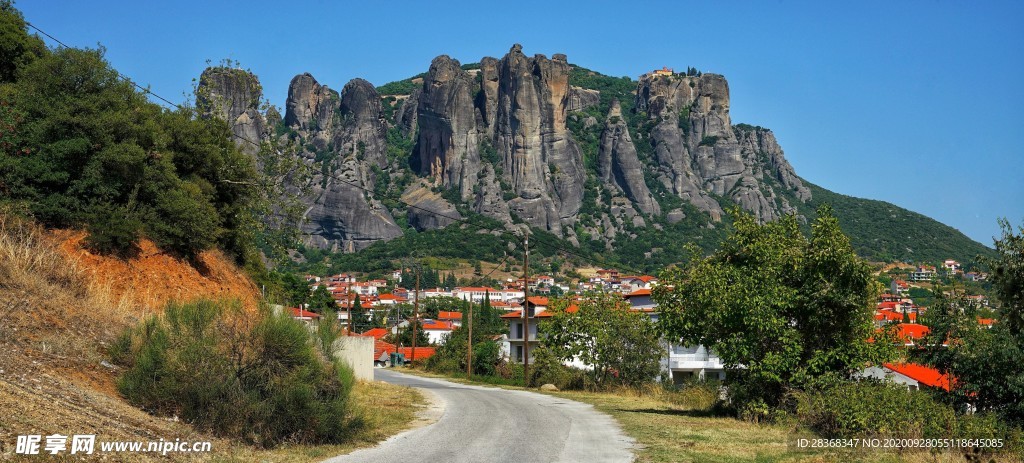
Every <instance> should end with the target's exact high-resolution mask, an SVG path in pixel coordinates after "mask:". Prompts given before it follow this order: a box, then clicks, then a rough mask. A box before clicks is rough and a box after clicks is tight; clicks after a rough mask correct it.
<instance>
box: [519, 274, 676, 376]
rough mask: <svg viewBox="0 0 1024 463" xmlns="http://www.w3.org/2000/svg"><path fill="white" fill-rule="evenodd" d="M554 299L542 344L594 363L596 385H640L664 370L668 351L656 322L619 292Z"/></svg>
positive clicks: (565, 356) (565, 357) (566, 358)
mask: <svg viewBox="0 0 1024 463" xmlns="http://www.w3.org/2000/svg"><path fill="white" fill-rule="evenodd" d="M569 307H570V306H569V301H568V300H561V301H558V302H556V303H555V304H552V306H551V310H552V311H553V312H554V316H553V317H551V319H550V320H549V321H545V322H542V323H541V324H540V326H539V329H540V333H541V336H542V339H543V340H544V346H545V347H546V348H548V349H549V350H550V351H551V352H552V353H554V354H555V356H556V357H558V358H559V359H561V360H563V361H571V360H579V361H581V362H583V363H584V364H586V365H589V366H591V367H593V369H592V370H590V374H591V376H592V379H593V380H594V382H595V383H596V384H598V385H602V386H607V385H611V384H625V385H638V384H642V383H645V382H648V381H651V380H653V379H654V378H655V377H656V376H657V375H658V373H659V372H660V367H661V366H660V361H661V358H662V356H663V354H664V348H663V347H662V345H661V341H660V336H659V335H658V334H659V333H658V328H657V326H656V325H655V324H654V322H652V321H651V320H650V318H649V317H648V316H647V315H646V314H644V313H643V312H638V311H634V310H631V308H630V306H629V303H627V302H626V301H624V300H623V299H622V297H621V296H619V295H617V294H607V295H604V294H602V295H595V296H592V297H588V298H585V299H582V300H580V301H579V302H578V303H577V309H578V310H569Z"/></svg>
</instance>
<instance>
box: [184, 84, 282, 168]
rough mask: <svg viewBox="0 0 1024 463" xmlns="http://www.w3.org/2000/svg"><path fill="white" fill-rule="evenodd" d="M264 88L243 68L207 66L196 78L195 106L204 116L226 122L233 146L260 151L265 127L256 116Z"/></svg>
mask: <svg viewBox="0 0 1024 463" xmlns="http://www.w3.org/2000/svg"><path fill="white" fill-rule="evenodd" d="M262 97H263V87H262V86H261V85H260V81H259V79H258V78H257V77H256V76H255V75H253V74H252V73H251V72H249V71H246V70H243V69H234V68H227V67H210V68H206V70H204V71H203V74H202V75H201V76H200V77H199V85H198V86H197V88H196V107H197V108H198V109H199V113H200V115H202V116H203V117H216V118H219V119H222V120H224V121H226V122H227V123H228V126H229V127H231V131H232V132H233V133H234V134H235V144H236V145H238V147H239V148H240V149H241V150H242V151H244V152H247V153H249V154H254V153H256V152H257V151H258V150H259V146H258V144H259V142H260V140H261V139H262V138H263V136H264V134H265V131H266V128H267V124H266V122H265V121H264V119H263V116H262V115H261V114H260V113H259V105H260V99H261V98H262Z"/></svg>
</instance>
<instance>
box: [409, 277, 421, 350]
mask: <svg viewBox="0 0 1024 463" xmlns="http://www.w3.org/2000/svg"><path fill="white" fill-rule="evenodd" d="M412 307H413V308H412V358H410V359H409V361H410V362H411V361H413V360H416V322H417V321H419V319H420V268H419V265H417V266H416V300H415V301H414V302H413V306H412Z"/></svg>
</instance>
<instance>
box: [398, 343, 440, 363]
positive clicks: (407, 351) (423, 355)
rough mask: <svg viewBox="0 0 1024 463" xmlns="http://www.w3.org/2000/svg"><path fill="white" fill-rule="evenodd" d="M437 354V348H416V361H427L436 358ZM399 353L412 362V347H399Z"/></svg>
mask: <svg viewBox="0 0 1024 463" xmlns="http://www.w3.org/2000/svg"><path fill="white" fill-rule="evenodd" d="M435 352H437V349H436V348H433V347H419V346H417V347H416V360H426V359H428V358H430V357H433V356H434V353H435ZM398 353H400V354H402V355H404V356H405V359H406V360H412V359H413V358H412V347H399V348H398Z"/></svg>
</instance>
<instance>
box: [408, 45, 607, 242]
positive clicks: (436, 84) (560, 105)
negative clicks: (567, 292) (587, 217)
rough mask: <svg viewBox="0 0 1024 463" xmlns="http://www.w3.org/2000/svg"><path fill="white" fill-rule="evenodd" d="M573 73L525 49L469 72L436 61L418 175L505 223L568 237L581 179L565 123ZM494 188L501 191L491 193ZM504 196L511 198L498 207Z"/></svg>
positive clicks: (560, 58) (559, 61) (427, 84)
mask: <svg viewBox="0 0 1024 463" xmlns="http://www.w3.org/2000/svg"><path fill="white" fill-rule="evenodd" d="M568 78H569V65H568V63H567V62H566V58H565V55H554V56H553V57H552V59H548V58H546V57H545V56H543V55H536V56H534V57H532V58H528V57H526V56H525V55H523V53H522V47H520V46H519V45H515V46H513V47H512V50H511V51H509V53H508V54H507V55H506V56H505V57H504V58H502V59H501V60H500V61H499V60H497V59H494V58H483V59H482V60H481V61H480V69H479V70H474V71H473V72H472V73H471V72H467V71H465V70H463V69H462V68H461V66H460V65H459V62H458V61H456V60H454V59H452V58H449V57H447V56H439V57H437V58H435V59H434V61H433V62H432V63H431V66H430V71H429V72H428V73H427V75H426V77H424V79H423V87H422V89H421V91H420V93H419V95H418V104H417V128H418V130H419V137H418V140H417V145H416V151H415V153H414V158H415V159H417V160H418V163H419V173H420V174H421V175H425V176H428V177H430V178H431V179H433V181H434V182H435V183H437V184H439V185H442V186H444V187H446V188H452V189H457V191H458V192H459V196H460V197H461V198H463V199H470V198H472V199H473V200H474V204H475V206H476V210H477V211H478V212H480V213H483V214H486V215H490V216H492V217H495V218H497V219H499V220H502V221H506V222H509V221H511V219H510V216H509V215H508V214H509V213H512V214H515V215H516V216H517V217H518V218H519V219H521V220H523V221H525V222H526V223H528V224H530V225H532V226H535V227H539V228H541V229H544V230H548V231H551V232H554V233H556V234H561V233H562V227H563V226H564V225H567V224H571V223H572V222H573V221H574V217H575V215H576V213H577V212H578V211H579V207H580V201H581V200H582V198H583V190H582V185H583V180H584V170H583V162H582V155H581V153H580V150H579V147H578V146H577V145H576V143H575V142H574V141H573V140H572V137H571V136H570V135H569V133H568V131H567V129H566V123H565V117H566V112H567V108H568V105H569V93H570V89H569V80H568ZM582 93H587V95H588V96H587V97H585V98H589V93H588V92H582ZM402 117H403V120H404V118H405V117H406V116H405V115H403V116H402ZM482 150H487V151H488V153H491V154H492V155H493V159H492V158H491V157H490V156H484V155H483V154H482ZM488 164H489V165H491V166H492V168H490V169H485V167H486V165H488ZM494 185H497V186H498V187H499V188H501V189H499V192H500V193H499V194H498V195H494V194H488V193H487V192H486V191H484V190H487V189H488V188H490V187H491V186H494ZM505 186H507V188H506V187H505ZM503 190H504V191H503ZM504 193H507V194H510V195H512V198H511V199H509V200H507V203H508V204H507V205H499V201H500V202H506V200H505V197H506V194H504Z"/></svg>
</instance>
